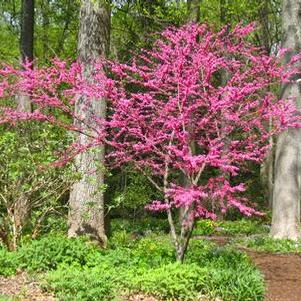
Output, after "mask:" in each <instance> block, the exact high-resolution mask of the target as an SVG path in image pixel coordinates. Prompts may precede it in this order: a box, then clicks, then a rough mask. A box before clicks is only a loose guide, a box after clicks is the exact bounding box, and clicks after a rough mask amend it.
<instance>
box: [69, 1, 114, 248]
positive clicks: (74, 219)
mask: <svg viewBox="0 0 301 301" xmlns="http://www.w3.org/2000/svg"><path fill="white" fill-rule="evenodd" d="M109 41H110V6H109V4H108V3H107V1H105V0H99V1H95V0H89V1H87V0H83V1H82V3H81V9H80V25H79V36H78V52H79V58H80V60H81V62H82V63H83V64H84V71H83V72H84V76H86V77H87V78H88V79H89V77H90V76H89V75H90V74H91V72H92V71H93V65H94V63H95V61H96V60H97V59H98V58H99V57H100V56H103V55H106V54H107V53H108V50H109ZM86 105H88V108H86ZM75 112H76V115H77V116H81V118H84V124H85V125H82V126H85V127H86V128H85V132H87V131H89V126H92V127H93V118H94V116H98V117H100V118H105V116H106V102H105V100H103V99H93V100H92V101H91V99H87V98H86V97H79V99H78V101H77V103H76V106H75ZM78 139H79V142H80V143H82V144H86V143H89V138H88V137H87V136H86V135H82V134H81V135H80V136H79V137H78ZM104 156H105V149H104V147H99V148H97V149H95V150H91V151H88V152H85V153H83V154H80V155H78V156H77V158H76V162H75V163H76V167H77V170H78V171H79V173H80V174H81V179H80V180H79V181H78V182H76V183H75V184H74V185H73V187H72V191H71V194H70V200H69V201H70V212H69V232H68V235H69V236H79V235H83V234H88V235H90V236H91V238H92V239H95V240H97V241H99V242H100V243H101V244H106V234H105V207H104V189H103V186H104V169H103V164H104ZM101 165H102V166H101Z"/></svg>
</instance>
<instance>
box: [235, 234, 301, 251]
mask: <svg viewBox="0 0 301 301" xmlns="http://www.w3.org/2000/svg"><path fill="white" fill-rule="evenodd" d="M235 244H236V245H239V246H243V247H247V248H251V249H254V250H256V251H262V252H270V253H301V240H299V241H293V240H289V239H274V238H272V237H268V236H255V237H246V238H241V239H238V240H236V241H235Z"/></svg>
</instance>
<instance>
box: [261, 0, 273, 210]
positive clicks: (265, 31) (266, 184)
mask: <svg viewBox="0 0 301 301" xmlns="http://www.w3.org/2000/svg"><path fill="white" fill-rule="evenodd" d="M258 13H259V16H260V27H261V31H260V36H259V37H260V41H261V44H262V46H263V47H264V49H265V52H266V54H271V49H272V38H271V24H270V21H269V1H268V0H264V1H263V2H262V3H260V4H259V11H258ZM272 126H273V123H272V119H271V120H270V122H269V128H270V129H271V128H272ZM270 143H271V144H272V145H274V141H273V138H272V137H271V138H270ZM260 181H261V184H262V187H263V191H264V196H265V199H266V200H267V205H268V207H269V208H270V209H272V204H273V186H274V147H272V149H271V150H270V151H269V152H268V154H267V156H266V158H265V160H264V161H263V162H262V164H261V166H260Z"/></svg>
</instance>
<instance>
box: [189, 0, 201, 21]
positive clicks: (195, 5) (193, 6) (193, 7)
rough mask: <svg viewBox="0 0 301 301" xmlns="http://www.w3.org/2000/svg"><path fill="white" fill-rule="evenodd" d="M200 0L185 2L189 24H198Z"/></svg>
mask: <svg viewBox="0 0 301 301" xmlns="http://www.w3.org/2000/svg"><path fill="white" fill-rule="evenodd" d="M200 10H201V0H187V12H188V20H189V22H195V23H198V22H199V21H200V17H201V12H200Z"/></svg>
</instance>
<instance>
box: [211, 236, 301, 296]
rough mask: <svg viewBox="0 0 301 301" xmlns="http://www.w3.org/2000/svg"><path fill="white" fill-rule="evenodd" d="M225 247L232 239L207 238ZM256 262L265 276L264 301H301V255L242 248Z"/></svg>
mask: <svg viewBox="0 0 301 301" xmlns="http://www.w3.org/2000/svg"><path fill="white" fill-rule="evenodd" d="M206 238H207V239H210V240H212V241H214V242H215V243H217V244H218V245H225V244H227V243H228V242H229V240H230V237H225V236H224V237H218V236H212V237H206ZM240 250H241V251H243V252H246V253H247V254H248V255H249V256H250V257H251V258H252V259H253V261H254V262H255V264H256V265H257V267H258V268H259V269H260V271H261V272H262V274H263V275H264V279H265V283H266V293H265V298H264V301H301V254H275V253H274V254H272V253H264V252H256V251H253V250H250V249H247V248H240Z"/></svg>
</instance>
